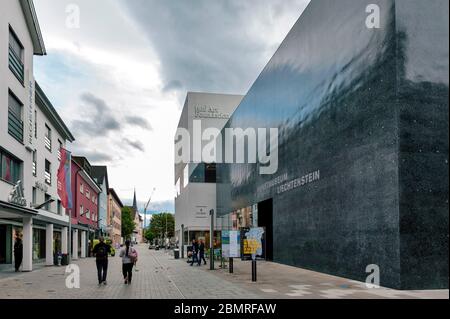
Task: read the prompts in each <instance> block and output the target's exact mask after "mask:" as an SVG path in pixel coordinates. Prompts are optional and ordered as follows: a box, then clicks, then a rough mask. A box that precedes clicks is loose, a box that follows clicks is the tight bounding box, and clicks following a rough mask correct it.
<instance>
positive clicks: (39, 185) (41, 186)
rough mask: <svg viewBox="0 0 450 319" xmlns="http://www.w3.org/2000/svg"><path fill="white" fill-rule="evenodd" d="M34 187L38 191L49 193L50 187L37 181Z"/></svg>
mask: <svg viewBox="0 0 450 319" xmlns="http://www.w3.org/2000/svg"><path fill="white" fill-rule="evenodd" d="M34 186H35V187H36V189H38V190H40V191H41V192H43V193H47V192H48V186H47V185H45V184H44V183H41V182H39V181H36V183H34Z"/></svg>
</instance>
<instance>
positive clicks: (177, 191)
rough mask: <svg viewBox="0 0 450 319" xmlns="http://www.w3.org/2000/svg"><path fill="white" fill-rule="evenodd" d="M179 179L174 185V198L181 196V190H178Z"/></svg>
mask: <svg viewBox="0 0 450 319" xmlns="http://www.w3.org/2000/svg"><path fill="white" fill-rule="evenodd" d="M180 186H181V185H180V179H178V180H177V182H176V184H175V192H176V197H178V196H180V194H181V188H180Z"/></svg>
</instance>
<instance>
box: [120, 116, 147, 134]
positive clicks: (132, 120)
mask: <svg viewBox="0 0 450 319" xmlns="http://www.w3.org/2000/svg"><path fill="white" fill-rule="evenodd" d="M125 122H126V123H127V124H130V125H134V126H138V127H140V128H142V129H144V130H148V131H151V130H152V126H151V125H150V123H149V122H148V121H147V120H146V119H144V118H142V117H139V116H135V115H134V116H127V117H125Z"/></svg>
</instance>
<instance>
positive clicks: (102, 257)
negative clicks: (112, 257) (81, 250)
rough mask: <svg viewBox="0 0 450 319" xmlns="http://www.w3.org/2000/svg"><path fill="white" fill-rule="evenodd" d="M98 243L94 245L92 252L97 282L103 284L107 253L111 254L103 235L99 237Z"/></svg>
mask: <svg viewBox="0 0 450 319" xmlns="http://www.w3.org/2000/svg"><path fill="white" fill-rule="evenodd" d="M99 241H100V242H99V243H98V244H97V245H95V247H94V249H93V250H92V253H93V254H94V256H95V262H96V264H97V276H98V284H99V285H101V284H103V285H105V286H106V284H107V282H106V276H107V275H108V255H109V254H111V246H110V245H108V244H106V243H105V239H104V238H103V237H100V238H99Z"/></svg>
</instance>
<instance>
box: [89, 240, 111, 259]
mask: <svg viewBox="0 0 450 319" xmlns="http://www.w3.org/2000/svg"><path fill="white" fill-rule="evenodd" d="M92 252H93V254H94V256H95V258H96V259H97V260H107V259H108V254H110V253H111V246H110V245H108V244H105V243H98V244H97V245H95V247H94V249H93V251H92Z"/></svg>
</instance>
